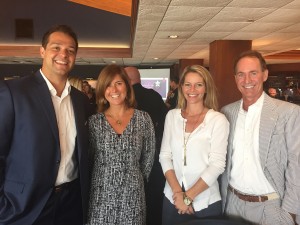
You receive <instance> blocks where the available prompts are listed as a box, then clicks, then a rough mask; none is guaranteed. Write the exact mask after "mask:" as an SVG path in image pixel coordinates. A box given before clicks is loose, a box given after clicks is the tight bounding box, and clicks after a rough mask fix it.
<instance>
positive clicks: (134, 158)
mask: <svg viewBox="0 0 300 225" xmlns="http://www.w3.org/2000/svg"><path fill="white" fill-rule="evenodd" d="M96 99H97V105H98V111H99V113H97V114H95V115H93V116H91V117H90V120H89V128H90V143H91V149H90V150H91V163H92V165H91V189H90V203H89V214H88V224H90V225H96V224H97V225H104V224H110V225H116V224H118V225H144V224H145V222H146V205H145V192H144V180H147V179H148V177H149V174H150V171H151V168H152V164H153V160H154V152H155V133H154V127H153V124H152V121H151V118H150V116H149V114H148V113H146V112H144V111H140V110H137V109H134V106H135V99H134V93H133V89H132V87H131V85H130V82H129V79H128V77H127V74H126V72H125V71H124V69H123V68H121V67H119V66H117V65H109V66H107V67H105V68H104V69H103V70H102V71H101V73H100V75H99V78H98V82H97V86H96Z"/></svg>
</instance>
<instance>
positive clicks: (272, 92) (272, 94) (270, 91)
mask: <svg viewBox="0 0 300 225" xmlns="http://www.w3.org/2000/svg"><path fill="white" fill-rule="evenodd" d="M268 94H269V96H270V97H272V98H276V97H277V90H276V88H272V87H270V88H268Z"/></svg>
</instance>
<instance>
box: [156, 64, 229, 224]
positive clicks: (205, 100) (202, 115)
mask: <svg viewBox="0 0 300 225" xmlns="http://www.w3.org/2000/svg"><path fill="white" fill-rule="evenodd" d="M178 91H179V95H178V108H177V109H173V110H170V111H169V112H168V114H167V117H166V122H165V128H164V135H163V140H162V146H161V152H160V162H161V165H162V168H163V172H164V174H165V177H166V180H167V182H166V185H165V189H164V194H165V198H164V204H163V222H162V224H163V225H175V224H180V223H183V222H186V221H191V220H194V219H196V218H213V217H218V216H220V215H221V214H222V206H221V196H220V192H219V184H218V181H217V179H218V176H219V175H220V174H221V173H222V172H223V171H224V168H225V158H226V147H227V138H228V132H229V124H228V121H227V120H226V118H225V116H224V115H223V114H221V113H219V112H217V111H216V110H217V108H218V103H217V96H216V88H215V85H214V82H213V79H212V77H211V75H210V73H209V72H208V71H207V70H206V69H205V68H204V67H202V66H199V65H194V66H188V67H186V68H185V69H184V71H183V74H182V78H181V80H180V82H179V87H178Z"/></svg>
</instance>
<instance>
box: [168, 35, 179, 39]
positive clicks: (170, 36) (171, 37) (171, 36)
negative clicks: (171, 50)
mask: <svg viewBox="0 0 300 225" xmlns="http://www.w3.org/2000/svg"><path fill="white" fill-rule="evenodd" d="M178 37H179V36H178V35H169V36H168V38H170V39H176V38H178Z"/></svg>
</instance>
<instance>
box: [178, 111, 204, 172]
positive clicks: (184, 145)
mask: <svg viewBox="0 0 300 225" xmlns="http://www.w3.org/2000/svg"><path fill="white" fill-rule="evenodd" d="M203 111H204V109H203V110H202V111H201V113H200V114H199V117H198V119H197V121H196V123H195V124H194V126H193V128H192V130H191V132H190V133H189V134H188V135H187V137H186V132H185V127H186V126H185V120H183V165H184V166H186V165H187V163H186V150H187V149H186V146H187V143H188V141H189V138H190V136H191V134H192V133H193V131H194V129H195V127H196V125H197V124H198V122H199V120H200V117H201V114H202V112H203Z"/></svg>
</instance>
